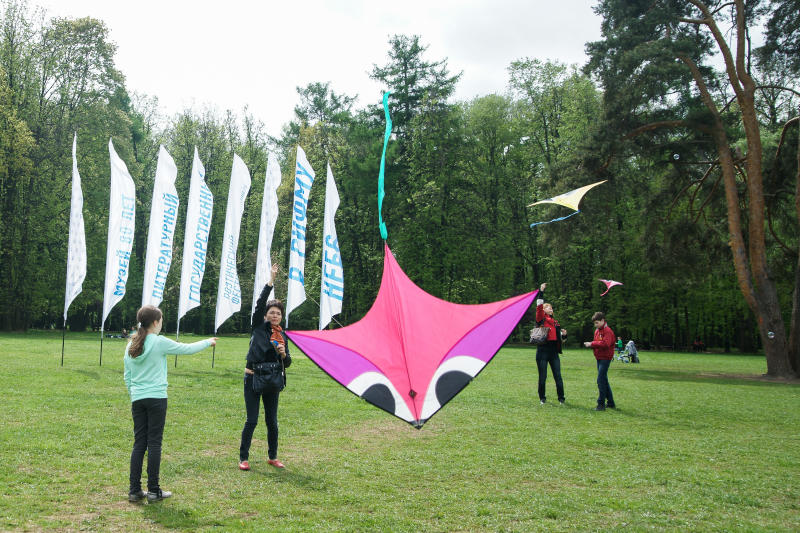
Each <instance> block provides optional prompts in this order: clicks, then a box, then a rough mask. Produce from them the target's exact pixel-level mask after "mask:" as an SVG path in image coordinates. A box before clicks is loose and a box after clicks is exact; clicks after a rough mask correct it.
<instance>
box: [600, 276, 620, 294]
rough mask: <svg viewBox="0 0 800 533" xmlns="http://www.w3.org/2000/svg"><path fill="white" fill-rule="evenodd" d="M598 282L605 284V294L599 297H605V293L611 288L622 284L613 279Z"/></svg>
mask: <svg viewBox="0 0 800 533" xmlns="http://www.w3.org/2000/svg"><path fill="white" fill-rule="evenodd" d="M600 281H602V282H603V283H605V284H606V292H604V293H603V294H601V295H600V296H605V295H606V293H607V292H608V291H610V290H611V287H613V286H614V285H622V283H620V282H619V281H614V280H613V279H601V280H600Z"/></svg>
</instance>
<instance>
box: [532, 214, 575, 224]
mask: <svg viewBox="0 0 800 533" xmlns="http://www.w3.org/2000/svg"><path fill="white" fill-rule="evenodd" d="M578 213H580V211H575V212H574V213H570V214H569V215H567V216H565V217H558V218H554V219H553V220H547V221H545V222H534V223H533V224H531V227H534V226H538V225H540V224H549V223H551V222H558V221H559V220H564V219H566V218H569V217H571V216H573V215H577V214H578Z"/></svg>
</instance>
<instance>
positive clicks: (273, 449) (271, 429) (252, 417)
mask: <svg viewBox="0 0 800 533" xmlns="http://www.w3.org/2000/svg"><path fill="white" fill-rule="evenodd" d="M280 394H281V393H280V392H261V393H258V392H255V391H253V376H252V375H251V374H245V376H244V405H245V408H246V409H247V421H246V422H245V423H244V429H242V443H241V444H240V445H239V460H240V461H246V460H247V459H248V458H249V457H250V442H251V441H252V440H253V431H255V429H256V426H257V425H258V410H259V403H261V402H263V403H264V420H265V422H266V423H267V446H268V454H269V458H270V459H275V458H277V457H278V397H279V396H280Z"/></svg>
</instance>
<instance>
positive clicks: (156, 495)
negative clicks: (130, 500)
mask: <svg viewBox="0 0 800 533" xmlns="http://www.w3.org/2000/svg"><path fill="white" fill-rule="evenodd" d="M170 496H172V493H171V492H170V491H168V490H161V489H158V490H156V491H151V490H148V491H147V501H148V502H158V501H161V500H163V499H165V498H169V497H170Z"/></svg>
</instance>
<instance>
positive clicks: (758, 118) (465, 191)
mask: <svg viewBox="0 0 800 533" xmlns="http://www.w3.org/2000/svg"><path fill="white" fill-rule="evenodd" d="M640 4H641V5H640ZM789 4H792V2H790V1H788V0H786V1H783V2H780V1H772V2H747V3H745V2H741V1H737V2H733V3H724V2H711V3H708V4H704V3H702V2H699V1H694V0H689V1H679V0H658V1H656V2H644V3H631V2H627V1H623V0H605V1H602V2H600V3H599V4H598V7H597V10H598V12H599V13H600V14H601V15H602V16H603V20H604V22H603V33H602V38H601V40H600V41H597V42H594V43H588V44H587V51H588V52H589V56H590V59H589V62H588V64H587V65H586V66H584V67H583V68H579V67H578V66H575V65H565V64H562V63H560V62H558V61H551V60H543V59H536V58H520V59H518V60H515V61H513V62H512V63H511V64H510V65H509V66H508V89H507V91H505V92H504V93H503V94H489V95H485V96H479V97H476V98H474V99H472V100H469V101H456V100H455V99H454V98H453V94H454V91H455V88H456V85H457V83H458V81H459V78H460V73H453V72H451V71H450V68H449V66H448V64H447V59H446V58H444V59H438V60H433V59H431V58H429V57H428V54H427V52H426V46H425V45H424V42H423V40H422V38H421V37H420V36H407V35H395V36H393V37H391V38H390V39H389V42H388V51H387V56H386V61H385V63H384V64H382V65H373V66H372V69H371V71H370V76H371V77H372V78H373V79H375V80H377V81H379V82H380V83H381V84H382V85H383V86H384V87H385V89H386V90H390V91H392V95H391V97H390V100H389V105H390V111H391V115H392V120H393V122H394V128H393V137H392V140H391V141H390V143H389V147H388V152H387V168H386V198H385V200H384V203H383V218H384V220H385V222H386V225H387V228H388V240H387V242H388V244H389V246H390V248H391V249H392V251H393V252H394V254H395V255H396V257H397V259H398V261H399V263H400V265H401V266H402V267H403V269H404V270H405V271H406V273H407V274H408V275H409V277H410V278H411V279H412V280H413V281H414V282H415V283H417V284H418V285H419V286H420V287H422V288H423V289H424V290H426V291H428V292H430V293H431V294H434V295H436V296H438V297H440V298H443V299H446V300H450V301H455V302H460V303H482V302H488V301H493V300H499V299H502V298H506V297H510V296H512V295H514V294H519V293H522V292H527V291H530V290H534V289H535V288H537V287H538V286H539V285H540V284H541V283H542V282H547V283H548V291H547V294H546V298H547V299H548V300H549V301H551V302H552V303H553V305H554V308H555V312H556V317H557V318H558V319H559V320H560V322H561V323H562V324H563V325H564V327H566V328H567V329H568V330H570V338H569V342H571V343H576V344H577V342H578V341H580V340H584V339H588V338H590V335H591V330H592V327H591V323H590V317H591V314H592V312H594V311H597V310H601V311H604V312H606V313H607V314H608V316H609V321H610V323H611V324H612V327H613V328H614V329H615V331H616V332H617V333H618V335H620V336H622V337H623V338H625V339H629V338H633V339H634V340H635V341H636V342H637V343H639V344H640V345H643V346H644V347H647V346H652V347H657V346H658V347H671V348H674V349H686V348H688V347H689V346H690V345H691V343H692V341H693V340H694V339H696V338H698V337H699V338H700V339H701V340H702V341H703V342H704V343H705V344H706V345H707V346H709V347H713V348H717V349H721V350H726V351H727V350H733V349H735V350H741V351H747V352H752V351H757V350H764V351H765V354H766V355H767V361H768V372H769V373H771V374H775V375H791V374H793V373H795V372H796V371H797V351H798V349H797V345H798V342H799V341H798V337H797V334H798V332H797V331H796V330H797V327H796V324H797V322H798V321H800V316H798V315H800V313H798V311H797V307H798V299H800V297H799V296H798V293H797V287H798V284H799V283H798V280H800V268H798V266H799V265H800V261H799V260H798V220H800V204H799V203H797V201H798V200H797V199H798V197H800V195H798V193H797V187H798V185H797V184H798V183H800V174H798V173H799V172H800V170H798V168H800V163H798V159H797V158H798V127H797V125H798V121H799V119H798V117H797V109H798V102H800V100H799V99H798V94H799V93H798V92H797V88H796V81H795V80H796V79H797V73H798V68H800V66H799V65H798V64H797V61H796V58H797V57H798V56H797V55H796V54H792V53H791V46H792V45H794V46H795V47H796V46H797V45H796V43H797V41H798V38H797V36H796V35H795V34H793V33H789V34H787V33H786V32H783V33H782V32H781V30H780V29H779V28H785V27H791V26H790V25H788V21H787V20H786V19H787V18H791V17H796V16H797V15H796V11H793V10H791V9H787V8H786V6H787V5H789ZM794 4H796V2H794ZM0 6H2V12H1V13H0V17H2V18H1V19H0V30H2V33H1V34H0V80H1V81H2V83H0V123H1V124H0V195H1V197H2V199H1V200H0V209H2V212H0V224H1V225H2V226H0V304H1V305H0V329H3V330H23V329H26V328H31V327H37V328H42V327H51V326H54V327H60V326H61V314H62V311H63V301H64V284H65V271H66V254H67V234H68V227H69V202H70V184H71V141H72V134H73V132H76V131H77V134H78V167H79V170H80V172H81V177H82V182H83V192H84V217H85V225H86V241H87V252H88V274H87V277H86V280H85V281H84V285H83V292H82V293H81V294H80V295H79V296H78V297H77V298H76V299H75V301H74V302H73V303H72V305H71V307H70V311H69V318H68V323H67V327H69V328H70V329H71V330H85V329H88V328H93V327H98V326H99V320H100V317H101V314H102V303H103V302H102V298H103V285H104V279H103V277H104V269H105V251H106V250H105V246H106V242H105V239H106V236H107V227H108V224H107V223H108V220H107V219H108V202H109V168H108V151H107V143H108V139H109V137H112V138H113V140H114V145H115V147H116V149H117V151H118V153H119V155H120V156H121V157H122V158H123V160H124V161H125V162H126V164H127V165H128V168H129V170H130V173H131V175H132V177H133V179H134V182H135V184H136V193H137V206H136V227H137V234H136V236H135V240H134V248H133V257H132V260H131V264H130V266H131V271H130V275H129V279H128V284H127V294H126V297H125V298H124V299H123V300H122V302H120V303H119V304H117V306H116V307H115V308H114V309H113V310H112V312H111V315H110V317H109V321H108V322H107V324H106V329H107V330H114V329H121V328H123V327H130V326H131V325H132V324H133V322H134V321H135V312H136V309H137V307H138V305H139V303H140V301H141V300H140V294H141V290H142V277H143V273H142V268H143V265H144V254H145V247H146V238H147V235H146V231H147V224H148V217H149V212H150V198H151V195H152V186H153V178H154V174H155V165H156V160H157V153H158V148H159V145H162V144H163V145H164V146H165V147H166V148H167V150H168V151H169V152H170V154H171V155H172V156H173V158H174V160H175V163H176V164H177V167H178V179H177V182H176V187H177V190H178V194H179V197H180V198H181V202H182V203H181V206H180V209H179V221H178V224H177V228H176V235H175V252H174V253H173V264H172V268H171V270H170V274H169V277H168V279H167V287H166V290H165V292H164V301H163V303H162V310H163V311H164V313H165V329H166V330H167V331H170V330H174V327H175V326H174V324H175V322H176V318H177V300H178V292H179V285H180V280H179V277H180V271H181V268H180V266H181V265H180V261H181V253H179V250H181V249H182V243H183V231H184V228H183V221H184V220H185V218H184V217H185V213H186V205H185V202H186V199H187V197H188V187H189V172H190V169H191V163H192V155H193V152H194V147H195V146H197V148H198V150H199V153H200V158H201V160H202V161H203V163H204V165H205V168H206V181H207V183H208V186H209V188H210V190H211V191H212V193H213V194H214V215H213V223H212V229H211V232H210V235H209V239H210V240H209V247H208V250H209V252H208V257H207V265H206V274H205V278H204V280H203V286H202V291H201V298H202V302H203V303H202V305H201V306H200V307H199V308H197V309H194V310H192V311H190V312H189V313H188V314H187V315H186V316H185V317H183V318H182V319H181V325H182V330H184V331H195V332H198V333H208V332H210V331H211V330H212V329H213V326H214V324H213V321H214V306H215V303H216V302H215V300H216V292H217V281H218V276H219V267H220V265H219V254H220V252H221V247H222V246H221V241H222V236H223V227H224V217H225V213H224V206H225V204H226V196H227V191H228V182H229V179H230V170H231V165H232V159H233V154H234V152H235V153H236V154H238V155H239V156H240V157H241V158H242V159H243V160H244V161H245V163H246V164H247V166H248V168H249V170H250V173H251V176H252V186H251V190H250V194H249V196H248V198H247V204H246V207H245V212H244V216H243V222H242V228H241V236H240V241H239V250H238V272H239V277H240V280H241V286H242V294H243V300H244V301H243V305H242V312H241V313H237V314H236V315H234V316H233V317H232V318H231V319H229V320H228V321H227V322H226V323H225V324H224V325H223V326H222V328H221V330H220V332H221V333H233V332H245V331H247V327H248V325H249V324H248V322H249V316H248V313H249V305H250V298H251V295H252V293H253V287H252V283H253V273H254V270H255V262H256V257H255V255H256V248H257V242H258V228H259V216H260V206H261V198H262V194H263V187H264V179H265V171H266V163H267V155H268V153H269V152H274V153H276V154H277V155H278V157H279V160H280V161H281V167H282V182H281V186H280V188H279V190H278V195H279V206H280V215H279V218H278V223H277V226H276V229H275V236H274V240H273V243H272V253H273V259H274V260H275V261H276V262H278V263H280V264H281V265H282V266H283V273H285V269H286V267H287V263H288V250H289V239H290V223H291V222H290V213H291V206H292V194H293V187H294V157H295V149H296V146H297V145H300V146H302V147H303V148H304V150H305V151H306V153H307V156H308V159H309V161H310V163H311V164H312V166H313V168H314V169H315V171H316V172H317V180H316V181H317V182H323V183H322V184H320V183H316V184H315V186H314V187H312V189H311V198H310V202H309V208H308V220H309V224H308V228H307V247H306V255H307V257H306V292H307V294H308V295H309V300H308V301H307V302H306V303H305V304H303V305H302V306H300V307H299V308H298V309H297V310H295V311H294V312H293V313H292V322H293V327H296V328H298V329H312V328H314V327H315V324H316V320H317V318H316V317H317V313H318V308H317V307H316V304H315V302H314V301H313V300H316V299H318V294H319V283H320V273H319V265H320V261H321V257H320V253H321V250H322V245H321V234H322V222H323V209H324V188H325V187H324V180H320V179H319V177H320V176H322V177H324V173H325V167H326V164H328V163H329V164H330V165H331V168H332V170H333V172H334V176H335V178H336V182H337V186H338V188H339V194H340V197H341V205H340V208H339V211H338V214H337V217H336V224H337V233H338V236H339V244H340V248H341V254H342V259H343V262H344V270H345V298H344V308H343V311H342V313H341V315H339V316H337V317H336V319H337V320H338V321H339V322H340V323H341V324H349V323H352V322H354V321H356V320H358V319H359V318H361V317H362V316H363V315H364V314H365V313H366V311H367V310H368V309H369V307H370V305H371V303H372V301H373V300H374V298H375V295H376V294H377V289H378V285H379V283H380V277H381V272H382V262H383V246H382V242H381V237H380V234H379V232H378V213H377V176H378V166H379V162H380V156H381V150H382V147H383V144H382V141H383V129H384V118H383V109H382V106H381V104H380V97H381V95H380V94H376V95H369V96H374V98H366V100H367V101H370V100H371V101H372V102H374V103H371V104H367V105H365V106H363V107H357V106H356V102H357V100H356V95H346V94H342V93H338V92H336V91H335V86H334V82H332V81H324V82H314V83H310V84H308V85H307V86H305V87H298V89H297V96H298V104H297V106H296V107H295V110H294V119H293V120H292V121H291V122H290V123H288V124H286V125H284V126H283V128H282V131H281V134H280V135H279V136H277V137H273V136H270V135H268V134H267V133H266V128H265V125H264V124H263V123H262V122H261V121H260V120H258V119H256V118H255V117H254V116H253V115H252V114H251V113H250V112H249V111H248V110H247V109H246V108H245V109H243V110H241V111H238V112H234V111H232V110H227V111H225V112H220V111H218V110H216V109H214V108H213V107H207V108H190V109H186V110H184V111H182V112H180V113H177V114H175V115H173V116H170V117H163V116H161V114H160V111H159V107H158V101H157V98H155V97H148V96H143V95H137V94H131V93H130V92H129V91H128V89H127V88H126V85H125V77H124V73H122V72H120V71H119V70H117V68H116V66H115V64H114V53H115V45H114V44H113V42H112V40H111V37H110V35H109V31H108V28H107V27H106V26H105V24H104V23H103V22H102V21H99V20H96V19H92V18H82V19H63V18H47V17H45V16H44V14H43V13H42V12H41V11H39V10H37V9H35V8H31V7H30V6H29V5H28V3H27V2H25V1H23V0H3V1H2V2H0ZM781 17H782V19H781ZM762 23H763V24H766V27H767V28H768V29H769V28H773V29H774V28H778V29H777V30H773V31H772V33H770V32H769V31H768V32H767V43H766V44H765V45H764V46H763V47H761V48H758V49H756V48H752V49H751V48H750V47H749V46H750V45H749V43H750V39H749V31H750V28H752V27H755V26H756V25H757V24H762ZM725 24H727V26H726V25H725ZM794 27H795V28H796V27H797V25H796V24H795V26H794ZM728 31H730V32H732V33H730V34H732V35H741V36H742V38H741V39H739V40H738V41H736V42H735V43H734V44H733V45H728V49H727V52H726V50H724V49H721V48H724V47H723V46H722V44H726V43H727V41H726V40H725V37H724V35H727V34H728V33H727V32H728ZM718 34H719V35H722V39H718V38H717V36H718ZM792 39H794V40H792ZM770 47H772V48H770ZM776 50H777V51H776ZM715 53H716V54H717V55H718V56H719V55H721V56H722V58H723V65H722V66H714V65H715V64H714V63H713V61H712V60H711V57H712V54H715ZM729 58H730V59H731V64H730V65H729V64H728V62H727V60H728V59H729ZM743 80H744V81H743ZM601 179H605V180H608V181H607V182H606V183H605V184H603V185H602V186H600V187H597V188H595V189H593V190H592V191H590V193H589V194H588V195H587V196H586V197H585V198H584V199H583V202H582V204H581V212H580V213H579V214H578V215H576V216H573V217H571V218H569V219H568V220H565V221H562V222H557V223H553V224H546V225H541V226H536V227H533V228H531V227H530V225H531V224H532V223H533V222H537V221H542V220H549V219H552V218H555V217H557V216H563V215H565V214H567V213H565V212H564V210H565V208H563V207H559V206H553V205H538V206H535V207H528V205H529V204H531V203H533V202H534V201H536V200H541V199H544V198H548V197H551V196H554V195H556V194H560V193H562V192H566V191H567V190H570V189H573V188H577V187H579V186H582V185H586V184H588V183H592V182H594V181H599V180H601ZM599 278H611V279H615V280H618V281H622V282H623V283H624V285H623V286H621V287H615V288H613V289H612V290H611V291H610V292H609V293H608V294H607V295H605V296H603V297H600V293H601V292H602V291H603V290H604V287H603V286H602V284H601V283H600V282H599V281H598V279H599ZM276 289H277V294H278V295H279V296H285V293H286V278H285V275H284V277H282V278H279V279H278V281H277V285H276ZM312 299H313V300H312ZM532 325H533V313H532V312H530V313H528V314H527V315H526V316H525V317H524V318H523V320H522V321H521V322H520V325H519V326H518V327H517V328H516V330H515V331H514V333H512V336H511V338H510V339H509V340H510V341H512V342H524V341H525V340H526V334H527V330H528V329H529V328H530V327H532ZM770 333H771V334H772V335H771V336H770ZM776 337H777V338H778V342H780V343H782V344H780V347H778V348H776V347H775V346H776V344H775V338H776Z"/></svg>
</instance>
